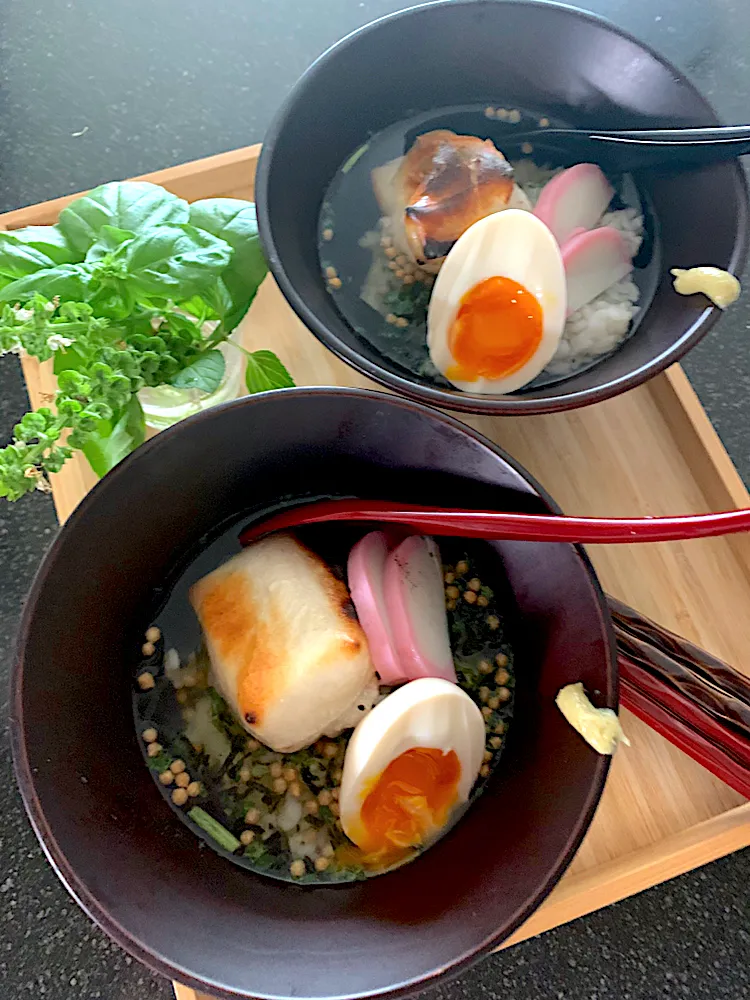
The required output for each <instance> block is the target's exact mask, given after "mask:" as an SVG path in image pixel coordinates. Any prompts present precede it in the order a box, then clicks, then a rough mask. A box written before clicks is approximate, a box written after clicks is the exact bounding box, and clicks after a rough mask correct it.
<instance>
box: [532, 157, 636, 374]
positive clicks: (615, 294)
mask: <svg viewBox="0 0 750 1000" xmlns="http://www.w3.org/2000/svg"><path fill="white" fill-rule="evenodd" d="M513 169H514V172H515V179H516V183H517V184H518V186H519V187H520V188H522V190H523V192H524V194H525V195H526V197H527V198H528V199H529V201H530V202H531V206H532V208H533V207H534V205H536V203H537V200H538V198H539V195H540V194H541V191H542V188H543V187H544V185H545V184H546V183H547V181H549V180H550V178H552V177H554V176H555V174H557V173H559V172H560V171H559V170H549V169H546V168H544V167H538V166H537V165H536V164H535V163H533V162H532V161H531V160H521V161H519V162H517V163H514V164H513ZM599 225H600V226H612V228H613V229H617V230H619V232H621V233H622V235H623V237H624V238H625V242H626V243H627V245H628V248H629V250H630V256H631V257H635V255H636V254H637V253H638V251H639V249H640V246H641V243H642V242H643V216H642V215H640V214H639V212H638V211H637V210H636V209H635V208H623V209H619V210H618V211H614V212H606V213H605V214H604V215H603V216H602V218H601V220H600V222H599ZM639 298H640V291H639V289H638V286H637V285H636V284H635V283H634V282H633V281H631V280H630V278H629V277H628V278H623V279H622V281H618V282H617V284H615V285H612V286H611V287H610V288H608V289H607V290H606V292H602V294H601V295H600V296H599V297H598V298H596V299H594V300H593V302H589V304H588V305H585V306H583V307H582V308H581V309H579V310H578V311H577V312H574V313H573V314H572V315H571V316H569V317H568V320H567V322H566V323H565V329H564V330H563V334H562V337H561V339H560V344H559V346H558V348H557V351H556V353H555V355H554V357H553V358H552V360H551V361H550V363H549V364H548V365H547V367H546V368H545V369H544V374H546V375H569V374H571V373H572V372H574V371H577V370H578V369H579V368H583V367H586V366H588V365H589V364H591V362H592V361H595V360H596V359H597V358H601V357H603V356H604V355H605V354H609V353H610V352H611V351H614V350H615V348H616V347H618V346H619V345H620V344H621V343H622V342H623V340H624V339H625V338H626V337H627V335H628V331H629V329H630V324H631V322H632V320H633V317H634V316H635V314H636V313H637V312H638V299H639Z"/></svg>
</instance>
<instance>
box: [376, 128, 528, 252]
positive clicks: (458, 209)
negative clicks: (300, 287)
mask: <svg viewBox="0 0 750 1000" xmlns="http://www.w3.org/2000/svg"><path fill="white" fill-rule="evenodd" d="M387 184H390V185H392V192H388V193H386V192H384V190H383V189H384V187H385V186H386V185H387ZM373 185H374V188H375V193H376V195H377V196H378V200H379V202H380V205H381V209H382V210H383V212H384V214H386V215H389V216H391V218H392V220H393V225H394V236H395V238H396V243H397V244H398V243H400V242H401V240H400V239H399V236H400V235H401V233H403V236H404V238H405V241H406V247H404V249H406V248H407V247H408V251H409V253H410V254H411V256H412V257H413V258H414V260H415V261H416V262H417V263H418V264H421V265H423V264H429V263H430V262H433V261H434V262H437V261H440V260H442V259H443V258H444V257H445V256H446V254H447V253H448V251H449V250H450V249H451V247H452V246H453V244H454V243H455V242H456V240H457V239H458V238H459V237H460V236H461V235H462V234H463V233H465V232H466V230H467V229H468V228H469V226H472V225H473V224H474V223H475V222H478V221H479V220H480V219H484V218H485V217H486V216H488V215H492V214H493V213H494V212H500V211H502V210H503V209H504V208H507V207H508V203H509V201H510V199H511V197H512V195H513V190H514V182H513V168H512V167H511V165H510V164H509V163H508V161H507V160H506V159H505V157H504V156H503V154H502V153H501V152H500V151H499V150H498V149H497V148H496V147H495V146H494V144H493V143H492V141H491V140H490V139H478V138H477V137H476V136H473V135H456V134H455V133H454V132H449V131H448V130H444V129H440V130H437V131H434V132H427V133H425V134H424V135H420V136H419V137H418V138H417V139H416V140H415V142H414V145H413V146H412V147H411V149H410V150H409V152H408V153H407V154H406V155H405V156H404V157H402V158H401V160H399V161H392V162H391V164H386V165H385V167H382V168H378V169H377V170H374V171H373ZM397 213H403V214H402V217H401V218H400V219H399V218H397V217H396V218H394V215H397Z"/></svg>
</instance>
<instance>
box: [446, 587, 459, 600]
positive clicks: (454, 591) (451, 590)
mask: <svg viewBox="0 0 750 1000" xmlns="http://www.w3.org/2000/svg"><path fill="white" fill-rule="evenodd" d="M460 594H461V591H460V590H459V589H458V587H453V586H450V587H446V588H445V596H446V597H448V598H450V600H451V601H455V600H456V598H457V597H459V596H460Z"/></svg>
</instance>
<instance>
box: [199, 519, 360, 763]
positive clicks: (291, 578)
mask: <svg viewBox="0 0 750 1000" xmlns="http://www.w3.org/2000/svg"><path fill="white" fill-rule="evenodd" d="M190 600H191V603H192V605H193V607H194V609H195V612H196V614H197V615H198V618H199V620H200V623H201V626H202V628H203V633H204V636H205V640H206V646H207V649H208V653H209V656H210V658H211V665H212V671H213V674H214V679H215V682H216V684H217V686H218V687H219V689H220V690H221V692H222V694H223V695H224V697H225V698H226V699H227V701H228V702H229V704H230V705H231V707H232V708H233V709H234V711H235V713H236V714H237V717H238V718H239V719H240V721H241V722H242V723H243V725H244V726H245V728H246V729H247V730H248V731H249V732H251V733H252V734H253V736H255V737H257V739H259V740H260V741H261V742H262V743H265V744H266V746H270V747H272V748H273V749H274V750H280V751H287V752H288V751H293V750H297V749H299V748H300V747H303V746H308V745H309V744H310V743H313V742H314V741H315V740H316V739H317V738H318V737H319V736H321V735H335V734H336V733H337V732H340V731H341V730H342V729H344V728H347V727H348V726H352V725H354V724H355V723H356V722H357V721H358V720H359V719H360V718H362V717H363V716H364V714H365V712H366V711H368V710H369V709H370V708H371V707H372V704H373V701H374V699H375V697H376V696H377V682H376V678H375V673H374V670H373V667H372V663H371V660H370V654H369V649H368V646H367V640H366V638H365V635H364V633H363V631H362V629H361V627H360V625H359V623H358V622H357V621H356V620H355V619H354V618H353V617H352V616H351V614H350V613H349V608H350V602H349V593H348V591H347V589H346V587H345V586H344V584H343V583H342V582H341V581H340V580H337V579H336V577H334V575H333V574H332V572H331V570H330V569H329V568H328V566H326V564H325V563H324V562H323V561H322V560H321V559H320V558H319V557H318V556H317V555H315V554H314V553H313V552H311V551H310V550H309V549H307V548H306V547H305V546H303V545H302V544H301V543H300V542H299V541H298V540H297V539H296V538H294V537H293V536H291V535H288V534H284V535H274V536H272V537H270V538H265V539H262V540H261V541H259V542H256V543H255V544H253V545H251V546H248V548H246V549H245V550H243V552H241V553H240V554H239V555H237V556H234V557H233V558H232V559H230V560H229V561H228V562H227V563H225V564H224V565H223V566H220V567H219V569H217V570H215V571H214V572H213V573H210V574H209V575H208V576H205V577H203V579H201V580H199V581H198V582H197V583H196V584H195V585H194V586H193V587H192V588H191V591H190ZM360 706H363V708H360Z"/></svg>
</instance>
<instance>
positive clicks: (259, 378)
mask: <svg viewBox="0 0 750 1000" xmlns="http://www.w3.org/2000/svg"><path fill="white" fill-rule="evenodd" d="M245 384H246V385H247V388H248V391H249V392H266V391H267V390H268V389H286V388H289V387H290V386H293V385H294V380H293V379H292V376H291V375H290V374H289V372H288V371H287V370H286V368H285V367H284V366H283V364H282V363H281V362H280V361H279V359H278V358H277V357H276V355H275V354H274V353H273V351H254V352H253V353H252V354H251V355H249V356H248V359H247V368H246V369H245Z"/></svg>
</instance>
